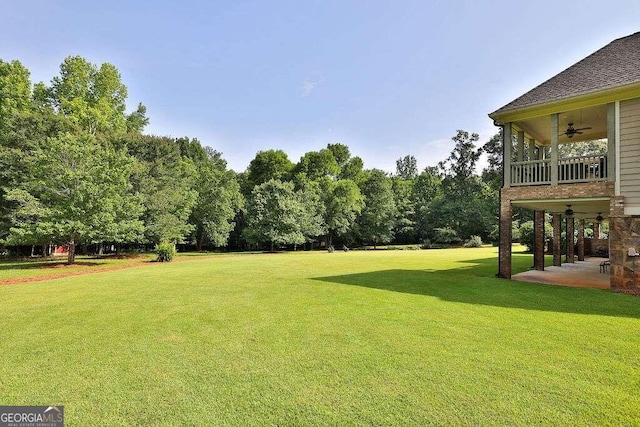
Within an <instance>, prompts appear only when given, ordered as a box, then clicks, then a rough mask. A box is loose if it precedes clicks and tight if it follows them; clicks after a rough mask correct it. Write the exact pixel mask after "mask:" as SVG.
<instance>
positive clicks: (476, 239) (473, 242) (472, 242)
mask: <svg viewBox="0 0 640 427" xmlns="http://www.w3.org/2000/svg"><path fill="white" fill-rule="evenodd" d="M463 246H464V247H465V248H479V247H480V246H482V239H481V238H480V236H471V238H470V239H469V240H467V241H466V242H464V245H463Z"/></svg>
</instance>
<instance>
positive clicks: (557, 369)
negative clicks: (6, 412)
mask: <svg viewBox="0 0 640 427" xmlns="http://www.w3.org/2000/svg"><path fill="white" fill-rule="evenodd" d="M178 259H179V260H183V262H174V263H169V264H157V263H142V264H140V265H138V266H135V267H132V268H126V269H121V270H114V271H104V272H98V273H96V274H90V275H83V276H76V277H66V278H59V279H55V280H46V281H40V282H32V283H22V284H14V285H6V286H0V301H1V302H2V303H1V304H0V317H1V318H2V323H3V324H2V328H1V329H0V342H1V343H2V345H1V346H0V360H1V361H2V362H1V363H0V404H3V405H48V404H59V405H64V406H65V414H66V418H67V425H70V426H71V425H78V426H85V425H108V426H114V425H176V426H183V425H355V424H357V425H362V424H367V425H424V424H437V425H443V424H444V425H460V424H464V425H478V424H481V425H496V424H498V425H514V424H516V425H530V424H542V425H638V424H640V351H639V350H638V349H640V333H639V332H638V331H640V298H638V297H634V296H629V295H620V294H614V293H610V292H608V291H603V290H597V289H579V288H565V287H555V286H545V285H536V284H526V283H518V282H511V281H505V280H501V279H497V278H495V277H494V275H495V272H496V249H495V248H489V247H484V248H480V249H450V250H427V251H425V250H415V251H411V250H405V251H402V250H397V251H350V252H342V251H337V252H335V253H333V254H329V253H327V252H313V253H305V252H298V253H282V254H252V255H222V256H192V257H187V256H184V255H182V256H180V257H179V258H178ZM185 259H186V261H185ZM531 262H532V261H531V255H524V254H519V253H516V254H514V265H515V269H517V270H524V269H526V268H528V267H529V266H530V265H531ZM18 267H19V266H13V265H11V264H9V263H0V274H2V275H1V276H0V279H2V278H8V277H18V276H20V275H24V274H25V273H24V271H27V272H30V273H31V274H40V271H42V270H46V269H38V268H26V269H22V270H19V269H17V268H18ZM87 268H90V267H87ZM95 268H100V267H95ZM53 269H55V268H53ZM26 274H29V273H26ZM16 275H17V276H16Z"/></svg>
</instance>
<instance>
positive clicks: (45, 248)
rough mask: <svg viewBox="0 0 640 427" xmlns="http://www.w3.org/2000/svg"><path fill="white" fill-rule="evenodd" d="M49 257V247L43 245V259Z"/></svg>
mask: <svg viewBox="0 0 640 427" xmlns="http://www.w3.org/2000/svg"><path fill="white" fill-rule="evenodd" d="M46 257H47V245H42V258H46Z"/></svg>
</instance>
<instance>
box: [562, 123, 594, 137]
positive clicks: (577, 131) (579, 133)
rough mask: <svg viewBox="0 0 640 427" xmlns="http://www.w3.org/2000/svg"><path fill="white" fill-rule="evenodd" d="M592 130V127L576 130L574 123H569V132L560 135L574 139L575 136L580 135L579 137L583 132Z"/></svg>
mask: <svg viewBox="0 0 640 427" xmlns="http://www.w3.org/2000/svg"><path fill="white" fill-rule="evenodd" d="M588 129H591V127H586V128H577V129H576V128H574V127H573V123H568V124H567V130H566V131H564V132H563V133H561V134H560V135H567V138H573V135H575V134H578V135H582V133H583V132H582V131H583V130H588Z"/></svg>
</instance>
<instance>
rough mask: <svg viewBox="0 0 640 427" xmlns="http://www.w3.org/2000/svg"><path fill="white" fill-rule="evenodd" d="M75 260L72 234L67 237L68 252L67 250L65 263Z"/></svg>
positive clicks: (74, 242)
mask: <svg viewBox="0 0 640 427" xmlns="http://www.w3.org/2000/svg"><path fill="white" fill-rule="evenodd" d="M74 262H76V240H75V237H74V236H71V238H70V239H69V252H67V264H69V265H71V264H73V263H74Z"/></svg>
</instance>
